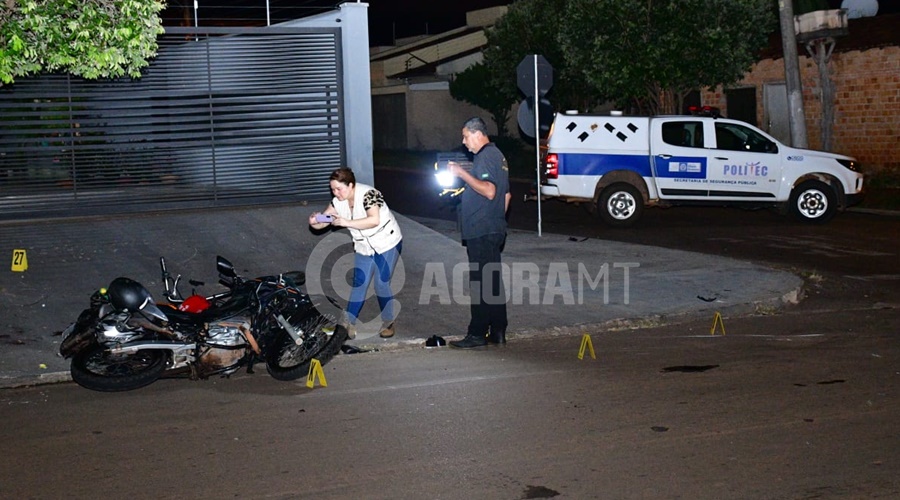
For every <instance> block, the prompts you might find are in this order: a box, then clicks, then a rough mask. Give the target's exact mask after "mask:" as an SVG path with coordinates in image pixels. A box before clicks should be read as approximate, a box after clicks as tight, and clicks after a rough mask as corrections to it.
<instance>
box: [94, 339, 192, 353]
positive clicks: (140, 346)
mask: <svg viewBox="0 0 900 500" xmlns="http://www.w3.org/2000/svg"><path fill="white" fill-rule="evenodd" d="M196 347H197V344H196V343H193V342H192V343H190V344H185V343H183V342H160V341H154V342H138V343H134V344H125V345H119V346H116V347H110V348H109V352H111V353H113V354H130V353H134V352H137V351H141V350H144V349H161V350H164V351H172V352H173V353H175V354H176V355H177V354H180V353H182V352H184V351H191V350H193V349H195V348H196Z"/></svg>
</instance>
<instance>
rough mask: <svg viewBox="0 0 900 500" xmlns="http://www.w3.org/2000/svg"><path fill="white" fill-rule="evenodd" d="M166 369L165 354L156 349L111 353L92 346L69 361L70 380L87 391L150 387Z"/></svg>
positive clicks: (100, 347) (112, 390)
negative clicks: (70, 363)
mask: <svg viewBox="0 0 900 500" xmlns="http://www.w3.org/2000/svg"><path fill="white" fill-rule="evenodd" d="M165 369H166V353H165V351H162V350H159V349H145V350H141V351H137V352H134V353H127V354H113V353H111V352H109V350H107V349H104V348H103V347H102V346H93V347H90V348H88V349H85V350H84V351H81V352H80V353H78V354H76V355H75V357H73V358H72V366H71V369H70V370H71V372H72V380H74V381H75V382H76V383H77V384H78V385H80V386H82V387H84V388H86V389H91V390H93V391H101V392H118V391H130V390H133V389H139V388H141V387H144V386H146V385H150V384H152V383H153V382H155V381H156V379H158V378H159V377H160V375H162V373H163V371H165Z"/></svg>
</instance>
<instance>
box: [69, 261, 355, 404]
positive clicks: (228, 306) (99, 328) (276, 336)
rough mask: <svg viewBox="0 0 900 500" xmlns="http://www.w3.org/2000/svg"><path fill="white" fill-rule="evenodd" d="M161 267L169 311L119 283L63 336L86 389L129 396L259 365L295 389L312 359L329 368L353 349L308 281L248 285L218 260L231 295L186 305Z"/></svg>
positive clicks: (293, 276)
mask: <svg viewBox="0 0 900 500" xmlns="http://www.w3.org/2000/svg"><path fill="white" fill-rule="evenodd" d="M160 267H161V269H162V276H163V283H164V284H165V292H164V295H165V297H166V299H167V300H168V303H163V304H157V303H155V302H154V300H153V298H152V296H151V295H150V292H149V291H148V290H147V289H146V288H144V287H143V285H141V284H140V283H138V282H137V281H134V280H132V279H130V278H124V277H120V278H116V279H115V280H113V281H112V283H110V285H109V287H107V288H102V289H100V290H98V291H97V292H95V293H94V294H93V295H92V296H91V302H90V307H88V308H87V309H85V310H84V311H82V313H81V314H80V315H79V317H78V319H77V320H76V321H75V322H74V323H72V324H71V325H69V326H68V328H66V329H65V330H64V331H63V333H62V342H61V343H60V348H59V354H60V355H61V356H62V357H64V358H66V359H69V358H71V359H72V362H71V365H70V370H71V373H72V379H73V380H74V381H75V382H77V383H78V384H79V385H81V386H82V387H85V388H87V389H92V390H95V391H104V392H113V391H127V390H132V389H138V388H140V387H144V386H146V385H149V384H151V383H153V382H155V381H156V380H157V379H159V378H160V377H162V376H165V375H178V374H188V375H189V376H190V378H191V379H194V380H196V379H204V378H209V377H211V376H214V375H221V376H228V375H231V374H232V373H234V372H236V371H237V370H239V369H240V368H242V367H246V368H247V371H248V372H249V373H253V365H254V364H255V363H257V362H264V363H265V365H266V370H267V371H268V373H269V375H271V376H272V377H273V378H275V379H277V380H285V381H288V380H296V379H298V378H301V377H303V376H306V375H307V374H308V372H309V366H310V363H311V362H312V360H313V359H317V360H318V361H319V362H320V363H321V364H323V365H324V364H325V363H327V362H328V361H329V360H330V359H331V358H332V357H333V356H334V355H335V354H337V352H338V351H339V350H340V348H341V345H342V344H343V343H344V341H345V340H346V339H347V330H346V328H345V327H344V326H342V325H340V324H338V323H337V321H336V319H335V318H333V317H330V316H329V315H325V314H322V313H321V312H320V310H319V308H317V303H316V302H314V301H313V300H312V298H310V296H309V295H307V294H306V293H304V292H303V290H302V288H301V287H302V286H303V285H304V281H305V276H304V274H303V273H302V272H298V271H295V272H289V273H283V274H279V275H277V276H261V277H257V278H252V279H247V278H243V277H241V276H238V274H237V273H236V272H235V269H234V266H233V265H232V264H231V262H229V261H228V260H227V259H225V258H223V257H221V256H219V257H217V259H216V268H217V270H218V274H219V283H220V284H222V285H224V286H225V288H226V290H225V291H223V292H221V293H217V294H214V295H211V296H209V297H203V296H200V295H197V294H192V295H191V296H190V297H188V298H186V299H184V298H182V296H181V294H180V293H179V291H178V281H179V279H180V276H178V277H177V278H174V279H173V278H172V277H171V275H169V273H168V271H167V270H166V266H165V259H162V258H161V259H160ZM191 284H195V285H196V284H202V283H199V282H193V281H192V282H191ZM323 299H324V300H328V301H329V302H331V304H332V305H334V306H335V307H338V308H339V306H338V304H337V303H336V302H335V301H334V300H333V299H331V298H329V297H324V298H323Z"/></svg>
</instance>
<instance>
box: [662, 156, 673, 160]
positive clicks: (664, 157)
mask: <svg viewBox="0 0 900 500" xmlns="http://www.w3.org/2000/svg"><path fill="white" fill-rule="evenodd" d="M659 157H660V158H662V159H663V160H668V159H669V158H671V157H672V155H659Z"/></svg>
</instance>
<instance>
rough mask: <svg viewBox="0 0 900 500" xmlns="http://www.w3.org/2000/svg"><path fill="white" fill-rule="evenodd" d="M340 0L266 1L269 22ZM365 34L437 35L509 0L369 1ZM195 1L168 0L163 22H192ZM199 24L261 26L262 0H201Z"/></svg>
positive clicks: (375, 38)
mask: <svg viewBox="0 0 900 500" xmlns="http://www.w3.org/2000/svg"><path fill="white" fill-rule="evenodd" d="M341 3H343V2H342V1H339V0H269V17H270V22H271V23H272V24H276V23H279V22H283V21H287V20H291V19H297V18H301V17H305V16H308V15H310V14H315V13H317V12H322V11H324V10H330V9H332V8H334V7H335V6H337V5H339V4H341ZM366 3H368V4H369V38H370V43H371V45H386V44H390V43H391V42H392V41H393V40H394V39H395V38H404V37H408V36H414V35H422V34H425V33H431V34H434V33H441V32H443V31H447V30H450V29H453V28H459V27H462V26H464V25H465V22H466V14H465V13H466V12H467V11H470V10H477V9H483V8H486V7H493V6H497V5H507V4H509V3H510V2H509V0H371V1H369V2H366ZM193 5H194V2H193V0H168V8H167V9H166V10H165V11H164V12H163V13H162V19H163V25H165V26H178V25H191V26H193V23H194V19H193ZM197 15H198V18H199V24H200V26H217V25H218V26H221V25H231V26H264V25H265V23H266V1H265V0H199V8H198V10H197Z"/></svg>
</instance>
